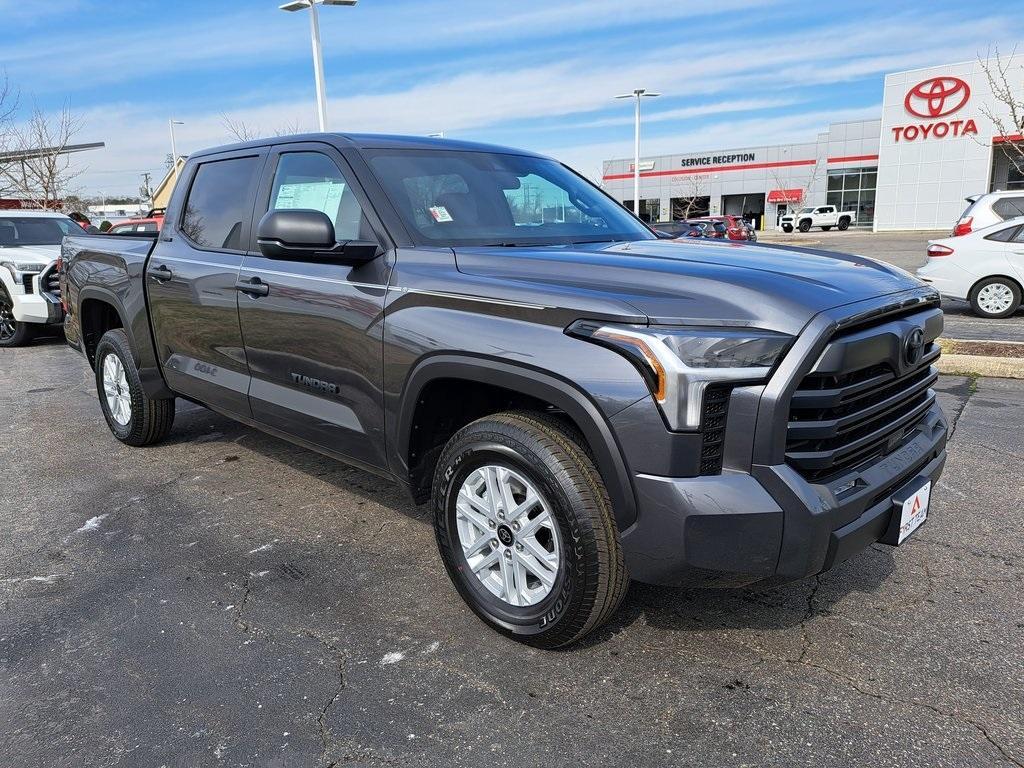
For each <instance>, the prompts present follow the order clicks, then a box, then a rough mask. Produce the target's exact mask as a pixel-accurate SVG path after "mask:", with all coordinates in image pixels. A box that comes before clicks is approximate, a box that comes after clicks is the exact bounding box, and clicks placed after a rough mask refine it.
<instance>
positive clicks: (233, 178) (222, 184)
mask: <svg viewBox="0 0 1024 768" xmlns="http://www.w3.org/2000/svg"><path fill="white" fill-rule="evenodd" d="M259 168H260V162H259V158H258V157H238V158H232V159H230V160H215V161H213V162H209V163H203V164H202V165H200V166H199V169H198V170H197V171H196V175H195V178H194V179H193V180H192V188H191V189H190V190H189V192H188V200H186V202H185V209H184V212H183V213H182V215H181V220H180V221H179V222H178V228H179V229H180V230H181V232H182V234H184V235H185V237H187V238H188V239H189V240H191V241H192V242H193V243H195V244H196V245H197V246H199V247H200V248H214V249H221V248H223V249H226V250H233V251H239V250H242V249H243V244H242V230H243V229H244V228H245V225H246V223H247V222H248V221H249V216H250V212H251V211H252V208H251V201H252V190H253V187H254V185H255V183H256V176H257V173H258V172H259Z"/></svg>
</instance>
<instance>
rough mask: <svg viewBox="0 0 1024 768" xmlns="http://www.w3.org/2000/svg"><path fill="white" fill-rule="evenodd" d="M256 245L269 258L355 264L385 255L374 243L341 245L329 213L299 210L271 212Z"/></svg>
mask: <svg viewBox="0 0 1024 768" xmlns="http://www.w3.org/2000/svg"><path fill="white" fill-rule="evenodd" d="M256 242H257V243H258V244H259V247H260V253H262V254H263V255H264V256H266V257H267V258H268V259H288V260H291V261H329V262H336V263H339V264H351V265H355V264H361V263H363V262H367V261H371V260H372V259H374V258H376V257H377V256H378V255H379V254H380V253H381V249H380V245H379V244H378V243H377V242H374V241H365V240H349V241H346V242H343V243H339V242H337V240H336V239H335V233H334V223H333V222H332V221H331V219H330V217H328V216H327V214H326V213H324V212H323V211H316V210H306V209H299V208H294V209H283V210H278V211H267V213H266V214H264V216H263V218H262V219H260V223H259V225H258V226H257V228H256Z"/></svg>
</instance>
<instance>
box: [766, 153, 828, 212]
mask: <svg viewBox="0 0 1024 768" xmlns="http://www.w3.org/2000/svg"><path fill="white" fill-rule="evenodd" d="M809 167H810V170H809V172H808V174H807V175H806V176H804V177H802V178H801V179H798V180H794V179H792V178H790V179H789V180H785V181H784V180H783V179H782V178H781V177H780V176H779V174H778V172H777V171H775V170H774V169H773V170H772V171H771V175H772V179H773V180H774V182H775V188H776V189H778V190H781V191H782V192H783V193H784V194H785V196H786V199H785V200H783V201H781V202H784V203H785V204H786V208H787V209H788V210H789V212H790V213H796V212H797V210H799V209H800V208H801V207H802V206H805V205H813V203H812V202H811V201H810V198H811V190H813V189H814V187H815V185H816V183H817V181H818V176H819V174H820V173H821V163H818V162H815V164H814V165H812V166H809ZM793 185H796V186H793Z"/></svg>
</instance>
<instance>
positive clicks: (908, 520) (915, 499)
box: [896, 480, 932, 544]
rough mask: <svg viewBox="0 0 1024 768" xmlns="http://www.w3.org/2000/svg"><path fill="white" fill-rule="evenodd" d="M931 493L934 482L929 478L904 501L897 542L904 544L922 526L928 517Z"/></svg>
mask: <svg viewBox="0 0 1024 768" xmlns="http://www.w3.org/2000/svg"><path fill="white" fill-rule="evenodd" d="M931 493H932V484H931V481H930V480H929V481H928V482H927V483H925V484H924V486H923V487H922V488H921V489H920V490H919V491H918V492H917V493H915V494H914V495H913V496H911V497H910V498H908V499H907V500H906V501H904V502H903V508H902V510H901V512H900V531H899V537H898V538H897V540H896V543H897V544H902V543H903V542H904V540H906V538H907V537H908V536H909V535H910V534H912V533H913V532H914V531H916V530H917V529H918V528H920V527H921V523H923V522H924V521H925V520H927V519H928V499H929V497H930V496H931Z"/></svg>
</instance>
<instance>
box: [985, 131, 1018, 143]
mask: <svg viewBox="0 0 1024 768" xmlns="http://www.w3.org/2000/svg"><path fill="white" fill-rule="evenodd" d="M1011 141H1024V135H1021V134H1019V133H1014V134H1012V135H1010V136H993V137H992V143H993V144H1009V143H1010V142H1011Z"/></svg>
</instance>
